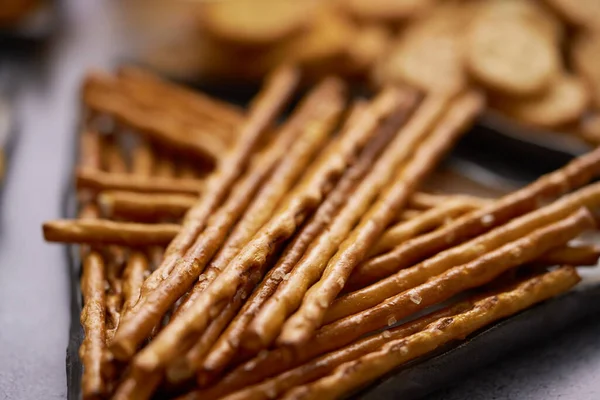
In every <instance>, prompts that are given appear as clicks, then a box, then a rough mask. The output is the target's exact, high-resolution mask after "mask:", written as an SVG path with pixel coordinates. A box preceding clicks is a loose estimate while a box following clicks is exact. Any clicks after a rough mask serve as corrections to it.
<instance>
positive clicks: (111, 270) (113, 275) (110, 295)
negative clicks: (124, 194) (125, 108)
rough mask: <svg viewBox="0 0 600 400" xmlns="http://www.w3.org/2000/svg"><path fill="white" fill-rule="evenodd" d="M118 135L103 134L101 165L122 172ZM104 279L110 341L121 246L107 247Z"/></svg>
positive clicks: (118, 298) (118, 299)
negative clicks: (106, 284)
mask: <svg viewBox="0 0 600 400" xmlns="http://www.w3.org/2000/svg"><path fill="white" fill-rule="evenodd" d="M118 139H119V138H118V137H117V136H116V135H115V134H110V135H105V136H104V137H103V138H102V166H103V169H104V171H107V172H109V173H117V174H124V173H126V172H127V170H128V168H127V163H126V161H125V157H124V154H123V149H122V148H121V146H120V144H119V141H118ZM104 222H105V221H101V220H98V221H86V223H89V224H92V225H94V224H95V223H97V224H100V225H102V224H104ZM107 254H108V258H107V259H106V263H105V264H106V265H105V266H106V280H107V282H108V284H109V287H108V291H107V294H106V314H107V318H106V319H107V326H108V329H107V331H106V341H107V343H110V341H111V340H112V338H113V336H114V333H115V330H116V329H117V326H118V325H119V320H120V318H121V308H122V304H123V296H122V280H121V271H122V269H123V265H124V263H125V261H124V259H125V254H124V251H123V249H122V248H118V247H116V246H110V247H109V248H108V249H107Z"/></svg>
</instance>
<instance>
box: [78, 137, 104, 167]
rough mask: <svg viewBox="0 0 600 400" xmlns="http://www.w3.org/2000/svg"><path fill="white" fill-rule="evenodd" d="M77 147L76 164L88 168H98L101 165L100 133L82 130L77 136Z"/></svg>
mask: <svg viewBox="0 0 600 400" xmlns="http://www.w3.org/2000/svg"><path fill="white" fill-rule="evenodd" d="M79 147H80V150H79V153H80V154H79V158H78V165H79V166H80V167H86V168H90V169H100V167H101V166H102V151H101V148H102V145H101V139H100V134H99V133H98V132H96V131H95V130H90V129H86V130H84V131H83V132H82V133H81V135H80V136H79Z"/></svg>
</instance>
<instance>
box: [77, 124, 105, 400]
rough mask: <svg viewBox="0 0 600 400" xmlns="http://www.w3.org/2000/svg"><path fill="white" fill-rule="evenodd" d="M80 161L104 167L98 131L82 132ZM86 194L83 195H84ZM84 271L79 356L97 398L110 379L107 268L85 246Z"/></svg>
mask: <svg viewBox="0 0 600 400" xmlns="http://www.w3.org/2000/svg"><path fill="white" fill-rule="evenodd" d="M79 146H80V150H79V153H80V154H79V163H80V165H84V166H86V167H87V168H100V166H101V164H102V160H101V148H102V145H101V141H100V135H99V134H98V132H96V131H92V130H84V132H83V133H82V135H81V136H80V143H79ZM81 197H82V196H80V198H81ZM79 217H80V218H87V219H89V218H97V217H98V209H97V208H96V207H95V205H94V204H92V203H88V204H87V205H85V206H84V207H83V208H82V209H81V210H80V212H79ZM81 257H82V266H81V268H82V274H81V294H82V297H83V308H82V310H81V316H80V321H81V326H82V327H83V333H84V338H83V341H82V343H81V346H80V348H79V358H80V359H81V363H82V365H83V367H84V368H83V375H82V377H81V391H82V396H83V399H86V400H87V399H94V398H97V397H98V396H101V395H103V394H104V392H105V391H106V383H105V381H104V378H103V374H102V358H103V354H104V351H105V348H106V311H105V310H106V308H105V307H106V294H105V287H104V285H105V269H104V261H103V259H102V256H101V255H100V254H99V253H97V252H95V251H90V250H89V248H82V249H81Z"/></svg>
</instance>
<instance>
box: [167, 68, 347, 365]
mask: <svg viewBox="0 0 600 400" xmlns="http://www.w3.org/2000/svg"><path fill="white" fill-rule="evenodd" d="M343 91H344V86H342V84H341V82H339V81H338V80H336V79H327V80H325V81H324V82H323V83H322V84H321V85H319V86H318V87H317V88H316V89H315V90H314V91H313V92H311V93H310V94H309V95H308V97H307V98H306V100H305V101H304V102H303V104H302V105H301V106H300V108H299V111H298V115H303V116H304V118H303V119H307V121H306V122H305V126H304V127H303V128H301V133H300V134H299V135H297V138H296V139H295V143H294V144H293V145H292V146H291V147H288V148H287V149H284V148H282V149H281V151H282V153H284V152H286V156H285V157H284V158H282V160H281V162H280V163H279V165H278V166H277V167H276V168H275V170H274V172H273V174H272V176H271V177H270V178H269V179H268V180H267V181H266V182H265V183H264V184H263V187H262V189H261V190H260V191H259V192H258V193H257V195H256V197H255V198H254V199H253V200H252V202H251V203H250V205H249V207H248V209H247V210H246V211H245V213H244V214H243V216H242V217H241V219H240V220H239V221H238V223H237V224H236V225H235V227H234V229H233V231H232V232H231V233H230V235H229V237H228V238H227V239H226V240H225V241H224V243H223V246H222V247H221V249H220V250H219V252H218V253H217V254H216V255H215V257H214V258H213V260H212V261H211V263H210V265H209V266H208V267H207V269H206V271H204V273H203V274H202V276H201V277H200V280H199V282H197V283H196V285H195V286H194V288H193V290H192V292H191V293H190V295H189V296H188V297H187V299H186V300H185V301H184V302H183V303H182V304H181V306H180V307H179V309H178V314H179V313H181V312H184V310H185V309H186V308H187V307H188V305H189V304H191V303H193V302H194V301H195V299H196V298H197V297H198V296H199V295H200V294H201V293H202V292H203V291H204V290H205V288H206V287H207V286H208V285H210V283H211V282H212V281H214V279H215V278H216V277H217V276H218V275H219V273H220V272H221V270H223V269H224V268H225V267H226V266H227V264H228V263H229V262H230V261H231V260H232V259H233V258H234V257H235V255H236V254H237V253H238V252H239V250H240V249H241V248H242V247H243V246H244V245H245V244H246V243H247V242H248V241H249V240H250V239H251V238H252V236H253V235H254V234H255V233H256V232H257V231H258V230H259V229H260V228H261V227H262V225H263V224H264V223H265V222H266V221H268V219H269V218H270V217H271V213H272V211H273V210H274V209H276V208H277V207H278V205H279V204H280V203H281V201H282V199H283V198H284V196H285V195H286V194H287V192H288V191H289V190H290V189H291V188H292V186H293V185H294V184H295V182H296V181H297V180H298V178H299V177H300V176H301V175H302V174H303V173H304V172H305V169H306V168H307V166H308V165H309V164H310V162H311V161H312V159H313V157H314V155H315V154H317V153H318V152H319V150H320V149H322V148H323V147H324V145H325V144H326V143H327V142H328V139H329V137H330V135H331V133H332V132H333V128H334V127H335V124H336V123H337V120H338V117H339V115H340V114H341V112H342V110H343V107H344V96H343ZM251 289H252V288H249V289H248V292H250V291H251ZM231 316H233V315H231ZM223 318H224V317H221V320H223ZM215 329H216V328H215ZM221 329H222V328H221ZM213 331H214V329H213ZM215 339H216V338H215ZM202 343H205V345H208V344H207V340H202V339H201V340H200V341H199V345H200V344H202ZM210 344H211V345H212V343H210ZM207 350H208V349H206V350H202V351H195V352H194V353H195V354H199V353H204V352H206V351H207ZM190 375H191V373H190Z"/></svg>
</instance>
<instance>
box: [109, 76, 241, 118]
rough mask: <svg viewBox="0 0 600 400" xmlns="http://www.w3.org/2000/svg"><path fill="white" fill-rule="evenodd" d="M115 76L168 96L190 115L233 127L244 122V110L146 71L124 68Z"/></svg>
mask: <svg viewBox="0 0 600 400" xmlns="http://www.w3.org/2000/svg"><path fill="white" fill-rule="evenodd" d="M117 74H118V76H119V78H120V79H122V80H123V81H126V82H131V83H135V84H137V85H140V86H145V87H146V88H147V89H148V90H149V92H148V93H153V94H155V95H158V96H160V95H163V94H164V95H166V96H168V98H169V100H170V102H171V103H175V104H177V105H178V106H180V107H186V110H187V111H189V112H190V113H199V114H202V116H204V117H206V118H212V119H214V120H216V121H219V122H221V123H223V124H229V125H231V126H233V127H235V126H237V125H239V124H241V123H242V122H243V120H244V110H242V109H240V108H238V107H236V106H234V105H232V104H230V103H227V102H224V101H220V100H218V99H216V98H213V97H210V96H207V95H206V94H203V93H200V92H196V91H191V90H188V89H187V88H186V87H185V86H180V85H173V84H170V83H169V82H167V81H165V80H162V79H160V78H159V77H158V76H156V75H154V74H152V73H150V72H148V71H145V70H142V69H139V68H135V67H130V66H126V67H121V68H119V70H118V71H117Z"/></svg>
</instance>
